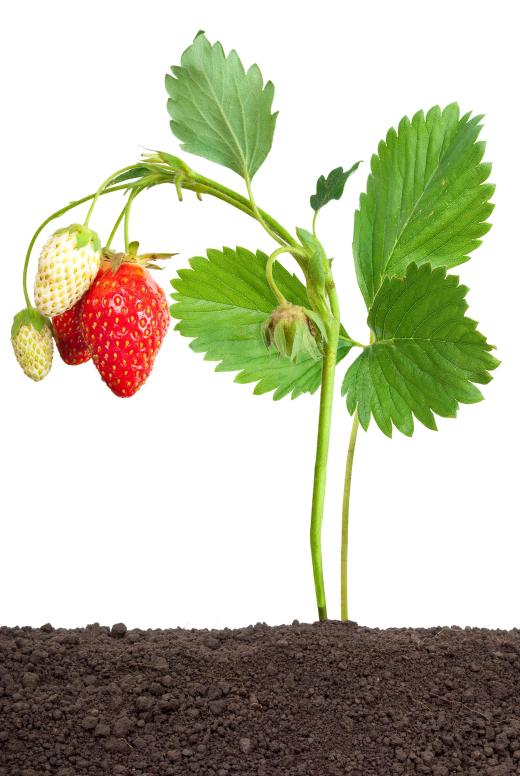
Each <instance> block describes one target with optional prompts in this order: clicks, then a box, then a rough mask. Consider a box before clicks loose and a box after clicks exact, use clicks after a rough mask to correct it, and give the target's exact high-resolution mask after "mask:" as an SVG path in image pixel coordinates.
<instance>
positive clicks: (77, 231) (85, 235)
mask: <svg viewBox="0 0 520 776" xmlns="http://www.w3.org/2000/svg"><path fill="white" fill-rule="evenodd" d="M54 234H73V235H75V236H76V248H78V249H79V248H84V247H85V246H86V245H88V244H89V242H91V243H92V247H93V248H94V250H95V251H101V240H100V239H99V236H98V234H97V232H94V230H93V229H89V228H88V226H85V225H84V224H71V225H70V226H65V227H63V228H62V229H58V230H57V231H56V232H54Z"/></svg>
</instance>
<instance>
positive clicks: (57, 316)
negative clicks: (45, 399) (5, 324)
mask: <svg viewBox="0 0 520 776" xmlns="http://www.w3.org/2000/svg"><path fill="white" fill-rule="evenodd" d="M134 253H135V252H134ZM147 258H148V257H146V256H143V257H138V256H136V255H133V254H132V255H127V254H113V253H111V252H107V251H105V252H104V253H103V251H101V247H100V243H99V239H98V237H97V235H96V234H95V232H92V231H91V230H89V229H86V228H85V227H82V226H79V225H77V224H73V225H72V226H71V227H69V228H68V229H62V230H59V231H58V232H56V233H55V234H54V235H52V237H51V238H50V239H49V240H48V241H47V242H46V244H45V245H44V247H43V249H42V252H41V255H40V260H39V264H38V273H37V276H36V281H35V288H34V296H35V300H36V308H37V309H34V308H32V307H28V308H27V310H23V311H22V312H21V313H19V314H18V315H17V316H15V321H14V323H13V328H12V331H11V340H12V344H13V349H14V352H15V355H16V358H17V360H18V362H19V364H20V365H21V367H22V369H23V370H24V372H25V374H27V375H28V377H31V379H33V380H41V379H43V377H45V375H46V374H47V373H48V372H49V370H50V367H51V363H52V338H53V337H54V340H55V341H56V345H57V348H58V352H59V354H60V356H61V358H62V359H63V361H64V362H65V363H66V364H70V365H77V364H83V363H85V362H86V361H89V360H92V361H93V363H94V365H95V367H96V368H97V370H98V372H99V374H100V375H101V377H102V379H103V380H104V382H105V383H106V384H107V385H108V387H109V388H110V390H111V391H112V392H113V393H115V394H116V396H121V397H128V396H133V394H134V393H136V391H138V390H139V388H140V387H141V386H142V385H143V383H144V382H145V381H146V379H147V378H148V376H149V375H150V372H151V371H152V368H153V365H154V362H155V357H156V355H157V353H158V351H159V348H160V346H161V344H162V341H163V339H164V336H165V334H166V331H167V330H168V325H169V310H168V304H167V300H166V295H165V293H164V291H163V290H162V288H161V287H160V286H159V285H158V284H157V283H156V282H155V281H154V279H153V278H152V276H151V275H150V273H149V271H148V269H147V268H146V267H147ZM47 316H49V317H50V319H51V320H50V321H49V318H48V317H47Z"/></svg>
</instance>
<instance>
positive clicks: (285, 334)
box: [262, 304, 323, 364]
mask: <svg viewBox="0 0 520 776" xmlns="http://www.w3.org/2000/svg"><path fill="white" fill-rule="evenodd" d="M315 317H316V318H317V319H319V316H314V315H312V314H311V315H309V314H308V312H307V310H306V309H305V308H304V307H301V306H299V305H293V304H283V305H280V306H279V307H277V308H276V309H275V310H273V312H272V313H271V315H270V316H269V318H268V319H267V320H266V321H265V322H264V324H263V325H262V336H263V338H264V342H265V345H266V347H267V348H269V347H271V346H272V347H274V350H275V351H276V352H277V353H278V354H279V355H280V356H282V357H286V358H288V359H289V360H290V361H292V362H293V363H294V364H297V363H299V362H300V361H301V360H302V359H309V358H310V359H312V360H314V361H316V360H318V359H321V358H322V356H323V347H322V343H323V340H322V337H321V332H322V327H323V324H322V322H321V321H320V324H319V325H318V324H317V323H315Z"/></svg>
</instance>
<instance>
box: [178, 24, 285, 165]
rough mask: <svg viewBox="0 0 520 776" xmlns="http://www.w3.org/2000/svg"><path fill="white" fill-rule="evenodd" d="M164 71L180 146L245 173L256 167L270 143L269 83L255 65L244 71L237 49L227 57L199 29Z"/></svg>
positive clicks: (273, 119) (271, 88)
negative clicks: (177, 59) (177, 61)
mask: <svg viewBox="0 0 520 776" xmlns="http://www.w3.org/2000/svg"><path fill="white" fill-rule="evenodd" d="M171 70H172V73H173V75H167V76H166V90H167V92H168V94H169V97H170V99H169V100H168V111H169V114H170V116H171V118H172V121H171V123H170V126H171V129H172V132H173V134H174V135H175V136H176V137H177V138H178V139H179V140H181V141H182V148H183V149H184V150H185V151H188V152H189V153H192V154H197V156H203V157H204V158H205V159H209V160H210V161H212V162H217V164H222V165H224V167H229V168H230V169H231V170H234V171H235V172H237V173H238V174H239V175H242V176H243V177H244V178H248V177H249V178H252V177H253V176H254V174H255V173H256V172H257V170H258V169H259V167H260V166H261V164H262V163H263V161H264V160H265V158H266V156H267V154H268V153H269V151H270V149H271V144H272V142H273V134H274V128H275V124H276V117H277V115H278V114H277V113H271V107H272V102H273V97H274V86H273V84H272V83H271V81H268V83H266V84H265V86H264V82H263V78H262V74H261V72H260V70H259V68H258V66H257V65H253V66H252V67H250V68H249V70H248V71H247V72H246V71H245V70H244V67H243V65H242V62H241V61H240V59H239V57H238V54H237V53H236V51H231V52H230V53H229V55H228V56H227V57H226V55H225V54H224V50H223V48H222V46H221V44H220V43H215V44H214V45H213V46H212V45H211V43H210V42H209V41H208V40H207V38H206V37H205V36H204V34H203V33H199V34H198V35H197V37H196V38H195V40H194V41H193V43H192V45H191V46H190V47H189V48H188V49H186V51H185V52H184V54H183V55H182V58H181V64H180V66H179V67H172V69H171Z"/></svg>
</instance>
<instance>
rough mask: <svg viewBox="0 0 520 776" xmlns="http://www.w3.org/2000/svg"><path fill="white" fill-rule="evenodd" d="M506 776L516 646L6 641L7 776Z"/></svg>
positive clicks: (488, 639)
mask: <svg viewBox="0 0 520 776" xmlns="http://www.w3.org/2000/svg"><path fill="white" fill-rule="evenodd" d="M458 773H460V774H464V776H481V775H482V776H509V775H510V774H511V776H513V774H519V773H520V631H518V630H514V631H510V632H507V631H490V630H478V629H465V630H462V629H460V628H430V629H418V630H411V629H391V630H386V631H380V630H372V629H368V628H361V627H358V626H357V625H356V624H355V623H340V622H331V621H329V622H323V623H316V624H314V625H300V624H298V623H294V624H293V625H291V626H286V627H277V628H270V627H268V626H266V625H256V626H255V627H249V628H243V629H240V630H234V631H232V630H225V631H185V630H180V629H177V630H165V631H161V630H155V631H154V630H147V631H143V630H134V631H128V632H127V631H126V629H125V627H124V626H122V625H119V626H114V627H113V628H112V629H111V630H110V629H109V628H105V627H100V626H99V625H97V624H96V625H90V626H88V627H87V628H85V629H78V630H54V629H53V628H52V627H51V626H50V625H47V626H43V628H41V629H31V628H0V776H44V775H45V774H49V776H107V775H108V776H177V774H178V775H179V776H181V775H182V776H186V775H188V776H189V774H200V776H232V775H233V774H236V776H249V775H251V776H253V774H254V776H271V775H272V774H280V775H281V776H300V775H301V776H322V775H325V776H328V775H330V776H345V775H346V774H347V775H350V776H392V775H393V774H402V776H410V775H411V774H431V775H432V776H451V774H458Z"/></svg>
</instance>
